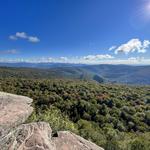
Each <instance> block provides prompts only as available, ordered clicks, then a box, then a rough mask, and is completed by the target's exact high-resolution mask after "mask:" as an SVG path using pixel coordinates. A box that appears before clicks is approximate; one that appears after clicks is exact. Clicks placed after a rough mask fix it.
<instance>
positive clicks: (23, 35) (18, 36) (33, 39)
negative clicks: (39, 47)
mask: <svg viewBox="0 0 150 150" xmlns="http://www.w3.org/2000/svg"><path fill="white" fill-rule="evenodd" d="M9 39H11V40H18V39H26V40H28V41H29V42H32V43H37V42H39V41H40V39H39V38H38V37H36V36H29V35H27V33H25V32H16V34H15V35H10V36H9Z"/></svg>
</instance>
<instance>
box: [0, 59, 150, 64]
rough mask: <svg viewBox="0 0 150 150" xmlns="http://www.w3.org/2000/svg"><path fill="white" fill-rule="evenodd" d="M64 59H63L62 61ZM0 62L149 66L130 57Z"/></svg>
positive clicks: (147, 62)
mask: <svg viewBox="0 0 150 150" xmlns="http://www.w3.org/2000/svg"><path fill="white" fill-rule="evenodd" d="M64 58H65V59H64ZM0 62H12V63H14V62H27V63H74V64H127V65H150V58H144V57H130V58H126V59H117V58H116V59H100V60H97V59H94V60H93V59H92V60H91V59H90V60H89V59H88V60H87V59H84V57H72V58H71V57H69V58H67V57H58V58H53V57H40V58H28V59H22V58H17V59H5V58H0Z"/></svg>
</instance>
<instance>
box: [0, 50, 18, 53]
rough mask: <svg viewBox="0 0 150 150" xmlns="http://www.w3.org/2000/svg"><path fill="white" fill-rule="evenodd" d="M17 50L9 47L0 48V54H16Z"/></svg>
mask: <svg viewBox="0 0 150 150" xmlns="http://www.w3.org/2000/svg"><path fill="white" fill-rule="evenodd" d="M17 53H18V51H17V50H16V49H10V50H1V51H0V54H17Z"/></svg>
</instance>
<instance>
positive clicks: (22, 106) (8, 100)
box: [0, 92, 33, 137]
mask: <svg viewBox="0 0 150 150" xmlns="http://www.w3.org/2000/svg"><path fill="white" fill-rule="evenodd" d="M31 103H32V99H30V98H28V97H25V96H18V95H13V94H8V93H4V92H0V137H2V136H4V135H5V134H7V133H8V131H9V130H11V129H12V128H14V127H16V126H18V125H19V124H22V123H23V122H24V121H25V120H26V119H27V118H28V117H29V115H30V114H31V113H32V111H33V108H32V107H31V106H30V104H31Z"/></svg>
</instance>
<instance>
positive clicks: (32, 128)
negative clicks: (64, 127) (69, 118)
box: [0, 122, 103, 150]
mask: <svg viewBox="0 0 150 150" xmlns="http://www.w3.org/2000/svg"><path fill="white" fill-rule="evenodd" d="M0 143H1V145H3V148H2V150H103V149H102V148H100V147H98V146H97V145H95V144H94V143H92V142H89V141H87V140H85V139H83V138H82V137H80V136H77V135H75V134H73V133H71V132H69V131H60V132H58V133H57V136H56V137H52V130H51V128H50V126H49V124H48V123H45V122H37V123H30V124H23V125H20V126H19V127H18V128H17V129H15V130H14V131H12V132H11V133H9V134H8V135H7V136H6V137H5V138H3V140H2V141H1V142H0Z"/></svg>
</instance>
